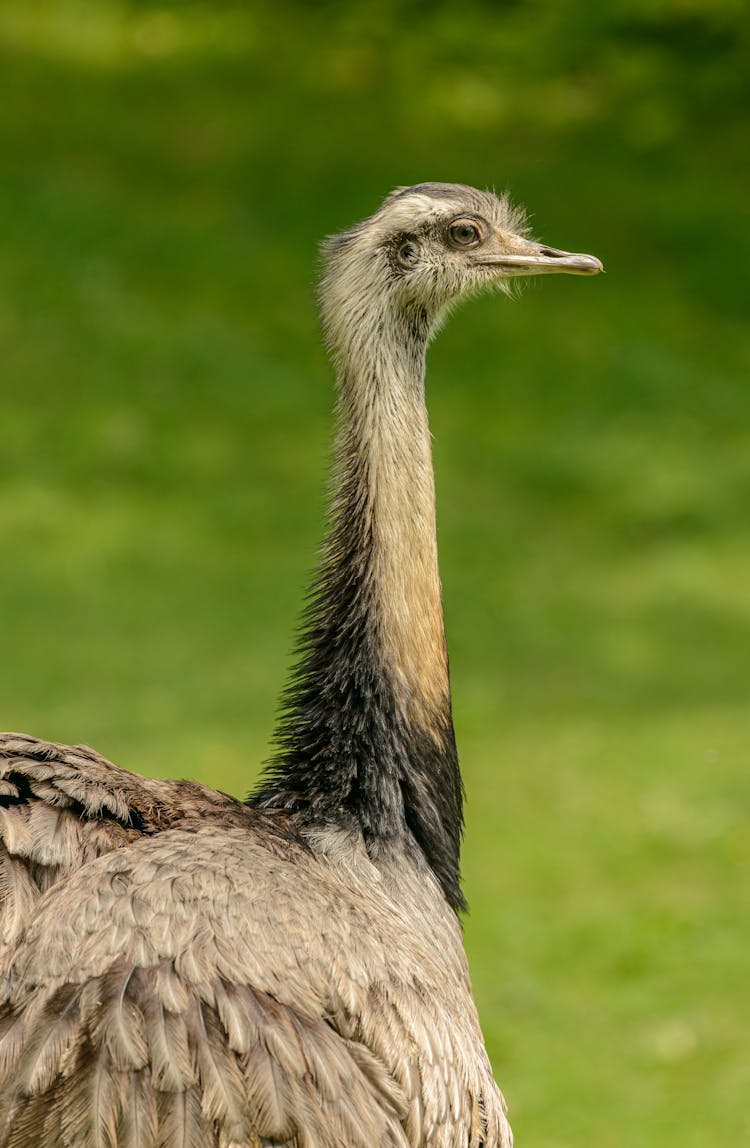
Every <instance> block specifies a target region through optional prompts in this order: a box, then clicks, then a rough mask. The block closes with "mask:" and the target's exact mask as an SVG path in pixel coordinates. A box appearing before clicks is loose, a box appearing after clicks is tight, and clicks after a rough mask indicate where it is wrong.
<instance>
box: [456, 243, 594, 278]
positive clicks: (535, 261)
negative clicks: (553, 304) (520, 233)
mask: <svg viewBox="0 0 750 1148" xmlns="http://www.w3.org/2000/svg"><path fill="white" fill-rule="evenodd" d="M514 246H515V245H514ZM478 262H479V263H482V264H483V265H484V266H485V267H497V269H498V271H500V272H501V273H504V275H505V276H509V275H554V274H558V275H562V274H565V275H598V274H599V272H600V271H603V270H604V268H603V267H602V264H601V261H600V260H599V259H597V258H596V256H595V255H580V254H574V253H572V252H570V251H558V250H557V248H556V247H547V246H546V245H545V244H544V243H534V242H533V241H531V240H529V239H521V238H520V237H518V240H517V247H516V250H515V251H514V252H513V253H512V254H511V253H510V252H509V253H508V254H507V255H506V254H505V253H503V254H502V255H496V256H493V257H492V258H489V259H480V260H478Z"/></svg>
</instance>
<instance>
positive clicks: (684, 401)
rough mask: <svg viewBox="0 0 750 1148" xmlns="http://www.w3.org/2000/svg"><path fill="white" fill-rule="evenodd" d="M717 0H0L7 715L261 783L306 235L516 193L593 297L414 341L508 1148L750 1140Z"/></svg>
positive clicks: (746, 486) (744, 122) (478, 924)
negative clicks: (589, 260) (580, 272)
mask: <svg viewBox="0 0 750 1148" xmlns="http://www.w3.org/2000/svg"><path fill="white" fill-rule="evenodd" d="M743 12H746V9H745V6H744V4H742V3H740V2H738V0H615V2H612V3H609V4H598V3H594V2H591V3H585V2H577V3H569V4H558V3H555V2H554V0H538V2H536V3H528V2H527V3H524V2H510V0H509V2H506V3H491V4H490V3H486V4H480V3H477V2H469V0H463V2H462V3H460V4H459V3H457V2H455V3H443V4H440V3H437V4H436V3H433V4H429V3H411V4H409V3H399V2H396V0H385V2H383V0H380V2H378V3H368V2H362V0H353V2H351V3H349V4H347V5H343V4H342V5H339V4H325V3H321V4H317V5H299V6H296V5H291V4H288V3H284V2H283V0H282V2H276V3H273V4H271V3H258V4H244V5H235V4H229V3H226V2H224V0H213V2H212V3H204V4H196V3H184V4H176V3H163V4H158V5H154V4H151V3H137V2H135V0H133V2H130V3H128V2H126V0H122V2H116V0H91V2H83V0H82V2H80V3H76V2H75V0H61V2H59V3H50V2H48V0H35V2H34V3H33V4H31V3H29V4H23V3H18V2H17V3H9V2H7V0H0V168H1V171H2V178H1V180H0V371H1V374H2V383H1V385H0V434H1V436H2V437H1V442H2V465H1V468H0V474H1V476H2V478H1V483H0V531H1V534H0V537H1V538H2V562H0V603H1V607H2V630H1V633H2V662H1V667H2V668H1V669H0V687H1V688H0V725H2V726H4V727H6V728H11V729H14V728H15V729H23V730H26V731H28V732H31V733H35V734H37V735H39V736H42V737H49V738H53V739H56V740H60V741H85V742H88V743H92V744H94V745H96V746H97V747H98V748H99V749H100V750H101V751H102V752H104V753H105V754H107V755H108V756H110V757H112V758H114V759H115V760H116V761H118V762H119V763H120V764H122V765H125V766H128V767H131V768H134V769H137V770H139V771H142V772H146V773H153V774H160V775H173V776H174V775H176V776H190V777H197V778H200V779H202V780H204V781H207V782H209V783H211V784H214V785H217V786H220V787H222V788H226V789H229V790H231V791H233V792H235V793H238V794H242V793H244V792H245V791H246V790H247V789H248V787H249V786H250V784H251V782H252V780H253V778H254V776H255V774H256V771H257V769H258V765H259V763H260V762H261V761H262V759H263V758H264V757H265V756H266V755H267V753H268V743H269V737H270V734H271V731H272V726H273V715H274V708H275V700H276V696H277V692H278V689H279V686H280V684H281V682H282V680H283V677H284V672H285V666H286V665H287V662H288V653H289V649H290V645H291V634H292V629H293V624H294V621H295V618H296V616H297V612H298V609H299V606H300V602H301V591H302V588H303V585H304V583H305V581H306V577H307V572H308V571H309V569H310V568H311V566H312V565H313V561H314V553H315V546H316V542H317V539H318V536H319V533H320V529H321V527H320V521H321V510H322V490H323V480H322V475H323V470H324V467H325V461H326V456H327V438H328V433H329V407H330V403H331V385H330V373H329V370H328V367H327V365H326V362H325V359H324V355H323V353H322V351H321V348H320V345H319V337H318V331H317V326H316V318H315V313H314V291H313V282H314V274H315V270H314V269H315V265H316V258H317V256H316V249H317V244H318V241H319V240H320V238H321V237H322V236H323V235H325V234H326V233H329V232H331V231H335V230H338V229H341V228H342V227H344V226H346V225H348V224H350V223H352V222H354V221H355V220H356V219H358V218H360V217H362V216H363V215H365V214H368V213H369V212H370V211H372V210H373V209H374V207H375V206H376V205H377V203H378V202H379V200H380V199H381V197H382V196H383V195H384V194H385V193H386V192H387V191H388V190H389V189H390V188H391V187H393V186H394V185H397V184H407V183H412V182H417V181H421V180H456V181H461V182H467V183H474V184H478V185H480V186H488V185H494V186H496V187H497V188H498V189H500V188H504V187H506V186H508V187H510V188H511V189H512V191H513V193H514V195H515V196H516V197H517V198H518V199H520V200H521V201H523V202H526V203H527V204H528V205H529V208H530V210H531V212H532V213H533V223H534V227H535V229H536V231H537V234H538V235H539V236H540V237H541V238H543V239H544V240H545V241H547V242H549V243H552V244H554V245H556V246H560V247H565V248H568V249H573V250H582V251H592V252H593V253H595V254H596V255H598V256H600V257H601V258H602V259H603V261H604V263H605V265H606V267H607V271H608V274H607V275H606V276H605V277H603V278H600V279H598V280H594V281H584V280H574V279H565V278H558V279H555V280H551V281H547V282H544V283H540V282H539V281H535V282H533V283H532V284H530V285H529V287H528V288H527V289H526V290H525V291H524V294H523V298H522V299H521V300H520V301H516V302H506V301H503V300H500V299H498V298H497V297H493V298H487V299H484V300H481V301H478V302H476V303H473V304H472V305H471V306H468V307H466V308H465V309H464V310H462V311H461V312H460V313H459V314H458V315H457V316H456V317H455V318H454V319H453V321H452V322H451V324H450V325H449V326H448V328H447V329H446V331H445V332H444V333H443V334H442V335H441V336H440V338H439V340H438V342H437V343H436V345H435V346H434V348H433V349H432V351H431V354H430V365H429V399H430V407H431V417H432V425H433V430H434V434H435V462H436V469H437V478H438V496H439V525H440V547H441V562H442V574H443V583H444V594H445V608H446V619H447V627H448V634H449V641H450V647H451V657H452V670H453V678H454V691H455V715H456V726H457V733H458V738H459V744H460V748H461V751H462V761H463V766H464V772H465V777H466V784H467V789H468V796H469V801H468V809H467V816H468V829H467V835H466V845H465V876H466V890H467V894H468V898H469V901H470V903H471V907H472V912H471V915H470V916H469V917H468V919H467V921H466V936H467V945H468V948H469V955H470V960H471V965H472V970H473V975H474V980H475V987H476V994H477V998H478V1002H479V1008H480V1012H481V1016H482V1019H483V1024H484V1026H485V1031H486V1035H487V1041H488V1046H489V1049H490V1052H491V1055H492V1058H493V1063H494V1065H495V1070H496V1074H497V1076H498V1079H499V1080H500V1082H501V1084H502V1086H503V1088H504V1090H505V1091H506V1094H507V1097H508V1100H509V1103H510V1107H511V1115H512V1118H513V1124H514V1128H515V1131H516V1138H517V1143H518V1144H519V1145H533V1146H535V1148H573V1146H574V1145H575V1146H576V1148H578V1146H580V1145H591V1146H592V1148H594V1146H596V1148H614V1146H617V1148H620V1146H622V1148H625V1146H626V1145H627V1146H631V1145H638V1146H640V1148H650V1146H654V1148H656V1146H659V1148H664V1146H666V1145H679V1146H680V1148H698V1146H699V1145H700V1146H701V1148H705V1145H711V1148H724V1146H726V1148H730V1146H731V1148H736V1146H737V1145H739V1144H748V1143H750V1109H749V1108H748V1096H750V1055H749V1053H748V1031H749V1029H750V1006H749V1005H748V950H749V949H750V921H749V917H748V893H749V892H750V888H749V886H750V881H749V880H748V864H749V863H750V835H749V834H748V832H747V824H746V823H747V818H748V813H749V812H750V770H749V769H748V765H749V760H748V759H749V757H750V746H749V742H750V738H749V735H750V714H749V713H748V706H747V702H748V693H749V692H750V533H749V532H748V522H747V507H748V503H749V502H750V388H749V387H748V379H747V375H748V367H750V343H749V342H748V336H747V330H746V312H747V307H748V298H749V297H750V229H749V228H748V214H749V213H750V208H749V206H748V205H749V204H750V195H749V194H748V192H749V190H750V188H749V183H750V181H749V179H748V174H749V173H748V167H749V160H748V156H749V154H750V147H749V146H748V144H749V132H748V124H749V119H748V112H749V111H750V92H749V85H748V67H747V60H748V58H749V50H750V44H749V42H748V41H749V40H750V35H749V30H748V29H749V25H748V19H747V16H746V15H743Z"/></svg>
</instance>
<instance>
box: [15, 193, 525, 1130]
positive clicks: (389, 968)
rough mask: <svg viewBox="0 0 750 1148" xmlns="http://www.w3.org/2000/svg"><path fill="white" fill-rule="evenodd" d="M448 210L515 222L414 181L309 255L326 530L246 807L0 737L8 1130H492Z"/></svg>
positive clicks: (461, 274) (455, 282)
mask: <svg viewBox="0 0 750 1148" xmlns="http://www.w3.org/2000/svg"><path fill="white" fill-rule="evenodd" d="M460 210H463V211H465V212H466V211H470V212H474V213H478V212H484V213H485V214H486V216H487V220H486V221H485V224H483V228H485V230H486V231H487V234H489V230H490V228H495V231H494V232H493V234H495V233H496V240H497V243H501V244H504V245H505V247H508V246H509V245H510V247H511V248H512V247H513V244H514V243H515V244H518V243H520V242H521V240H519V239H518V237H514V236H513V235H510V236H509V235H507V234H506V233H505V232H504V231H503V228H507V227H508V226H510V225H511V224H517V223H518V217H517V215H515V214H514V213H513V211H512V209H511V208H510V207H509V205H508V203H507V201H505V200H499V199H497V198H495V197H494V196H491V195H489V194H487V193H483V192H476V191H474V190H473V189H470V188H464V187H461V186H459V185H444V184H421V185H418V186H416V187H413V188H409V189H399V190H398V192H396V193H394V195H393V196H391V197H389V198H388V200H386V202H385V203H384V204H383V206H382V207H381V208H380V209H379V211H377V212H376V213H375V214H374V215H373V216H372V217H371V218H370V219H369V220H366V221H365V222H364V223H363V224H361V225H359V226H358V227H357V228H354V229H352V231H350V232H348V233H347V234H346V236H344V237H343V238H342V239H340V240H339V241H337V242H333V243H332V244H331V245H330V246H329V267H328V271H327V275H326V279H325V282H324V289H323V300H324V306H323V314H324V323H325V327H326V333H327V338H328V341H329V346H330V348H331V351H332V354H333V357H334V360H335V362H336V365H337V368H338V372H339V392H340V393H339V415H340V426H339V436H338V455H337V457H338V480H337V486H336V493H335V502H334V506H333V510H332V515H331V533H330V536H329V539H328V542H327V545H326V547H325V551H324V561H323V565H322V569H321V574H320V577H319V580H318V582H317V585H316V591H315V593H314V595H313V598H312V603H311V607H310V611H309V614H308V618H307V623H308V625H307V630H306V634H305V637H304V638H303V642H302V649H301V661H300V665H299V667H298V670H297V672H296V674H295V676H294V677H293V680H292V684H291V687H290V690H289V692H288V693H287V695H286V702H287V704H286V709H285V711H284V717H283V720H282V724H281V728H280V731H279V752H278V754H277V757H276V759H275V761H274V763H273V765H272V766H271V768H270V769H269V770H268V772H267V774H266V777H265V779H264V783H263V785H262V787H261V788H260V789H259V791H258V792H257V793H256V794H255V795H254V796H253V798H252V799H250V801H249V802H248V803H241V802H238V801H236V800H235V799H234V798H231V797H229V796H227V795H226V794H222V793H219V792H216V791H214V790H211V789H208V788H206V787H204V786H200V785H195V784H191V783H187V782H173V781H154V780H151V779H148V778H145V777H140V776H138V775H137V774H132V773H128V772H127V771H125V770H122V769H118V768H117V767H116V766H114V765H112V764H111V763H110V762H108V761H106V760H105V759H104V758H102V757H100V756H99V755H98V754H96V753H94V752H93V751H92V750H89V749H86V748H85V747H81V746H77V747H67V746H59V745H55V744H52V743H47V742H40V741H36V740H35V739H33V738H28V737H24V736H22V735H18V734H5V735H0V1148H53V1146H54V1148H270V1146H271V1145H273V1146H276V1148H510V1145H511V1140H512V1138H511V1133H510V1129H509V1126H508V1123H507V1120H506V1117H505V1105H504V1101H503V1098H502V1096H501V1094H500V1092H499V1090H498V1088H497V1085H496V1084H495V1082H494V1080H493V1077H492V1071H491V1068H490V1065H489V1062H488V1059H487V1055H486V1052H485V1049H484V1044H483V1041H482V1035H481V1031H480V1028H479V1023H478V1019H477V1015H476V1009H475V1006H474V1002H473V999H472V995H471V986H470V983H469V975H468V969H467V966H466V959H465V955H464V950H463V944H462V937H461V930H460V926H459V922H458V920H457V917H456V912H455V910H456V909H457V908H460V907H461V906H462V904H463V900H462V895H461V890H460V874H459V849H460V839H461V828H462V785H461V777H460V773H459V769H458V760H457V756H456V748H455V740H454V736H453V724H452V719H451V703H450V689H449V681H448V661H447V651H446V646H445V636H444V630H443V618H442V606H441V596H440V595H441V592H440V580H439V576H438V570H437V549H436V536H435V510H434V486H433V479H432V462H431V451H430V435H429V428H428V423H427V415H426V408H425V404H424V378H423V376H424V356H425V350H426V346H427V342H428V339H429V338H430V336H431V334H432V333H433V331H434V330H435V329H436V326H437V324H438V322H439V320H440V317H441V315H442V314H443V313H445V310H446V308H447V307H448V306H450V305H451V304H452V302H453V301H454V300H455V299H457V298H458V297H459V295H461V294H462V293H464V294H465V293H467V292H469V291H471V290H474V289H475V288H476V286H477V285H479V284H480V283H484V282H489V279H490V277H491V274H493V273H491V272H489V271H488V270H487V266H486V265H484V264H482V263H481V261H477V262H475V263H471V260H470V259H468V258H467V257H466V253H463V252H459V251H456V250H454V249H451V250H449V249H448V248H447V247H446V245H445V236H446V228H450V226H451V224H450V219H451V213H454V214H455V213H456V212H457V211H460ZM468 232H469V234H471V229H470V228H469V229H468ZM483 233H484V232H483ZM404 235H411V236H413V237H414V238H413V248H414V253H415V258H414V260H412V259H411V257H410V259H409V263H408V269H407V267H406V265H405V264H404V260H403V258H402V256H403V251H404V247H403V237H404ZM504 249H505V248H504ZM399 260H401V262H400V263H399ZM467 276H468V278H467Z"/></svg>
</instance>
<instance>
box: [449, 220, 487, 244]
mask: <svg viewBox="0 0 750 1148" xmlns="http://www.w3.org/2000/svg"><path fill="white" fill-rule="evenodd" d="M481 241H482V233H481V231H480V230H479V226H478V224H477V223H476V222H475V221H474V220H473V219H454V220H453V223H451V225H450V227H449V228H448V242H449V243H450V245H451V247H476V246H477V244H479V243H481Z"/></svg>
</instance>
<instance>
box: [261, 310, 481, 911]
mask: <svg viewBox="0 0 750 1148" xmlns="http://www.w3.org/2000/svg"><path fill="white" fill-rule="evenodd" d="M428 337H429V324H428V321H427V317H426V316H425V315H424V314H421V313H420V312H419V311H415V312H413V313H411V314H409V313H404V314H399V315H398V316H396V317H395V318H392V319H391V320H390V321H389V322H385V323H384V322H383V319H382V316H373V318H372V322H371V323H368V322H367V317H366V316H365V317H364V318H363V317H362V316H361V315H360V317H359V321H358V323H357V325H356V329H355V332H354V334H353V336H352V337H350V338H348V339H344V338H341V337H340V338H339V340H338V342H334V346H333V350H334V355H335V357H336V361H337V365H338V372H337V381H338V404H337V423H338V433H337V438H336V451H335V459H336V463H335V472H334V473H335V480H334V493H333V501H332V508H331V514H330V519H329V521H330V528H329V532H328V536H327V538H326V542H325V545H324V549H323V561H322V565H321V569H320V572H319V574H318V577H317V579H316V581H315V583H314V586H313V593H312V596H311V600H310V605H309V607H308V610H307V615H306V625H305V630H304V634H303V639H302V642H301V657H300V661H299V664H298V666H297V668H296V670H295V671H294V674H293V676H292V680H291V684H290V686H289V688H288V690H287V692H286V695H285V699H284V708H283V713H282V718H281V722H280V725H279V729H278V731H277V742H278V752H277V755H276V757H275V759H274V761H273V762H272V764H271V766H270V768H269V770H268V771H267V773H266V777H265V781H264V783H263V786H262V789H261V790H260V791H259V793H258V794H257V795H256V797H255V798H254V801H256V802H259V803H260V804H263V805H265V806H273V807H276V808H278V807H283V808H286V809H288V810H292V811H296V812H298V813H299V814H300V815H301V816H302V817H304V818H306V819H309V820H310V821H311V822H313V823H321V822H322V823H328V824H330V823H335V824H344V825H351V824H352V823H353V822H354V823H355V824H356V825H357V826H358V827H359V828H360V829H361V831H362V833H363V834H364V837H365V840H366V842H367V844H368V848H369V849H370V852H371V853H372V854H373V855H377V854H378V852H382V851H384V850H387V849H388V848H392V847H394V846H396V847H402V848H403V847H406V848H414V847H415V846H417V847H419V848H420V849H421V850H422V852H423V853H424V855H425V856H426V858H427V860H428V862H429V863H430V865H431V866H432V868H433V870H434V872H435V875H436V876H437V877H438V879H439V881H440V882H441V884H442V886H443V889H444V892H445V894H446V897H447V899H448V900H449V902H450V903H451V904H452V905H453V906H454V907H456V908H459V907H461V906H462V904H463V900H462V896H461V891H460V885H459V848H460V839H461V828H462V786H461V777H460V772H459V768H458V760H457V755H456V746H455V738H454V732H453V722H452V717H451V699H450V685H449V678H448V657H447V651H446V644H445V632H444V626H443V613H442V605H441V594H440V579H439V574H438V564H437V543H436V536H435V491H434V480H433V470H432V457H431V448H430V433H429V426H428V420H427V410H426V405H425V396H424V371H425V352H426V347H427V341H428ZM332 341H333V340H332Z"/></svg>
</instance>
